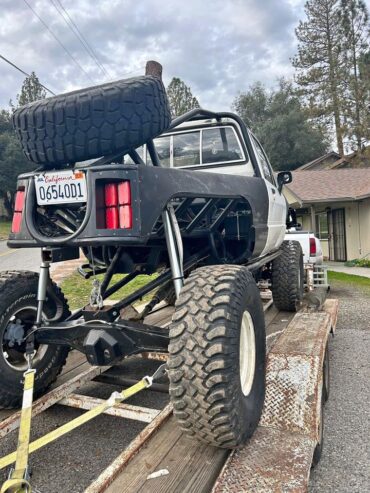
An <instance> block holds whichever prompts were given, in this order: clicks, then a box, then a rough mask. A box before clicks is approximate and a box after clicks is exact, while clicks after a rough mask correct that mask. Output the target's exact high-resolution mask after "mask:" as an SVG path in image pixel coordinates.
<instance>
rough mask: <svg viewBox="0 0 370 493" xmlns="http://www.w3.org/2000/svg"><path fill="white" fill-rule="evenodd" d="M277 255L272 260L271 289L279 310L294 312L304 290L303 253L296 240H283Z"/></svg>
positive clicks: (298, 305)
mask: <svg viewBox="0 0 370 493" xmlns="http://www.w3.org/2000/svg"><path fill="white" fill-rule="evenodd" d="M280 250H281V253H280V255H279V257H277V258H276V259H275V260H273V261H272V276H271V283H272V286H271V291H272V297H273V300H274V304H275V306H276V308H278V309H279V310H284V311H288V312H296V311H297V310H299V307H300V305H301V302H302V298H303V292H304V267H303V253H302V248H301V245H300V243H299V242H298V241H291V240H289V241H284V242H283V244H282V245H281V247H280Z"/></svg>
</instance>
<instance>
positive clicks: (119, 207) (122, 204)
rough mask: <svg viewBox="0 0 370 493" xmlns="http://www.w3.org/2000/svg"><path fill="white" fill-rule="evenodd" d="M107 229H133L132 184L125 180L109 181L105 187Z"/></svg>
mask: <svg viewBox="0 0 370 493" xmlns="http://www.w3.org/2000/svg"><path fill="white" fill-rule="evenodd" d="M104 203H105V227H106V229H131V228H132V207H131V186H130V182H129V181H127V180H125V181H121V182H116V183H107V184H106V185H105V187H104Z"/></svg>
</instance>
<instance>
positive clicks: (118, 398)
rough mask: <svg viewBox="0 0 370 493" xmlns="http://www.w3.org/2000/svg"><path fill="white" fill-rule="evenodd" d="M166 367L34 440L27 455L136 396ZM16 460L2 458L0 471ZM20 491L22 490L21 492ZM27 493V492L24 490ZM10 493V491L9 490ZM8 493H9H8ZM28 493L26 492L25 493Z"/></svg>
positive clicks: (14, 455) (14, 456) (8, 456)
mask: <svg viewBox="0 0 370 493" xmlns="http://www.w3.org/2000/svg"><path fill="white" fill-rule="evenodd" d="M165 367H166V365H165V364H163V365H161V366H160V367H159V368H158V370H157V371H156V372H155V373H154V375H153V376H151V377H149V376H146V377H144V378H143V379H142V380H140V382H137V383H135V384H134V385H132V386H131V387H129V388H128V389H126V390H122V392H113V394H112V395H111V396H110V397H109V399H108V400H106V401H105V402H103V403H102V404H99V405H98V406H96V407H95V408H93V409H91V410H90V411H87V412H86V413H84V414H82V415H81V416H78V417H77V418H75V419H73V420H72V421H70V422H69V423H66V424H64V425H62V426H60V427H59V428H57V429H55V430H53V431H51V432H50V433H47V434H46V435H44V436H43V437H41V438H39V439H37V440H35V441H34V442H32V443H30V445H29V453H32V452H35V451H36V450H38V449H40V448H41V447H44V446H45V445H47V444H49V443H51V442H53V441H54V440H56V439H57V438H60V437H61V436H63V435H65V434H66V433H69V432H70V431H72V430H74V429H76V428H78V427H79V426H81V425H83V424H85V423H87V422H88V421H90V420H91V419H93V418H95V417H96V416H99V415H100V414H102V413H104V411H106V410H107V409H109V408H111V407H113V406H115V405H116V404H119V403H120V402H122V401H124V400H126V399H128V398H129V397H131V396H132V395H135V394H137V393H138V392H140V391H141V390H143V389H146V388H148V387H150V386H151V385H152V383H153V379H155V378H156V377H157V376H160V375H161V374H163V373H164V371H165ZM15 460H16V452H13V453H12V454H9V455H7V456H6V457H3V458H2V459H0V469H3V468H4V467H6V466H9V465H10V464H12V463H13V462H14V461H15ZM21 491H22V490H21ZM25 491H27V490H25ZM5 492H6V493H8V490H4V492H3V490H1V491H0V493H5ZM10 492H11V493H13V492H12V490H10ZM10 492H9V493H10ZM27 493H28V492H27Z"/></svg>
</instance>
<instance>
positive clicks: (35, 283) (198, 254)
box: [0, 73, 303, 448]
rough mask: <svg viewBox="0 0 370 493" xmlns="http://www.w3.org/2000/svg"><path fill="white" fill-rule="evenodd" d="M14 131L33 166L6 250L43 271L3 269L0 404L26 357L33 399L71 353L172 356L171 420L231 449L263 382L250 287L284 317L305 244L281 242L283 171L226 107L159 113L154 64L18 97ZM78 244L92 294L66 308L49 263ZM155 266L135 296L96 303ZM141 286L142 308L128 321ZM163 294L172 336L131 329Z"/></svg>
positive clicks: (297, 296) (247, 430)
mask: <svg viewBox="0 0 370 493" xmlns="http://www.w3.org/2000/svg"><path fill="white" fill-rule="evenodd" d="M14 126H15V129H16V132H17V134H18V136H19V139H20V142H21V144H22V147H23V150H24V152H25V154H26V155H27V157H28V158H29V159H30V160H31V161H33V162H34V163H35V164H36V165H37V169H36V170H35V171H34V172H32V173H27V174H23V175H21V176H20V177H19V179H18V184H17V193H16V200H15V212H14V219H13V224H12V231H11V234H10V238H9V242H8V245H9V247H11V248H29V247H32V248H40V250H41V266H40V274H39V275H38V274H36V273H32V272H25V271H21V272H15V271H8V272H3V273H1V277H0V342H1V348H2V350H1V352H0V407H4V408H11V407H17V406H19V405H20V404H21V399H22V380H23V372H24V370H25V369H26V368H27V362H26V358H25V355H26V353H29V354H31V353H32V351H34V356H33V360H32V366H33V368H35V369H36V383H35V395H36V396H40V395H41V394H43V393H45V391H46V390H47V389H48V387H49V386H50V384H51V383H52V382H53V381H54V380H55V379H56V377H57V375H58V373H59V372H60V371H61V368H62V367H63V365H64V363H65V361H66V357H67V354H68V351H69V350H70V349H71V348H73V349H77V350H79V351H81V352H83V353H84V354H86V357H87V359H88V361H89V362H90V363H91V364H92V365H112V364H114V363H116V362H117V361H119V360H121V359H122V358H124V357H127V356H130V355H134V354H138V353H142V352H168V353H169V357H168V376H169V380H170V398H171V401H172V403H173V407H174V414H175V417H176V418H177V420H178V422H179V424H180V426H181V427H182V429H183V430H185V431H186V432H187V433H189V434H190V435H192V436H194V437H196V438H198V439H200V440H203V441H206V442H208V443H209V444H212V445H216V446H218V447H224V448H233V447H238V446H240V445H241V444H243V443H244V442H245V441H246V439H247V438H248V437H250V436H251V435H252V433H253V431H254V430H255V428H256V426H257V424H258V421H259V418H260V415H261V410H262V405H263V401H264V390H265V323H264V314H263V308H262V303H261V298H260V294H259V290H258V287H257V283H258V282H260V281H264V282H265V284H266V281H267V282H269V283H271V289H272V293H273V299H274V303H275V304H276V305H277V307H278V308H279V309H283V310H290V311H295V310H296V309H297V307H298V305H299V303H300V301H301V299H302V295H303V263H302V252H301V248H300V246H299V243H297V242H294V241H283V240H284V235H285V232H286V226H287V225H286V221H287V219H286V218H287V205H286V201H285V199H284V197H283V195H282V187H283V184H284V183H288V182H290V181H291V174H290V173H289V172H281V173H279V174H278V175H277V178H275V176H274V174H273V172H272V169H271V166H270V163H269V161H268V158H267V157H266V154H265V152H264V150H263V149H262V147H261V145H260V143H259V142H258V140H257V139H256V138H255V136H254V135H253V134H252V132H251V131H250V130H249V129H248V128H247V127H246V125H245V124H244V122H243V121H242V120H241V119H240V118H239V117H238V116H237V115H234V114H232V113H214V112H211V111H206V110H203V109H195V110H192V111H190V112H188V113H186V114H185V115H182V116H180V117H178V118H176V119H175V120H173V121H172V122H171V120H170V110H169V106H168V102H167V99H166V94H165V90H164V87H163V84H162V81H161V78H160V76H159V74H158V73H157V74H156V75H146V76H143V77H138V78H133V79H127V80H122V81H118V82H114V83H109V84H105V85H102V86H97V87H92V88H89V89H83V90H79V91H75V92H71V93H68V94H64V95H61V96H56V97H52V98H50V99H45V100H42V101H38V102H36V103H33V104H29V105H27V106H24V107H22V108H20V109H18V110H17V111H16V112H15V114H14ZM80 249H82V251H83V253H84V254H85V256H86V258H87V262H86V264H85V265H83V266H82V267H81V269H80V272H81V275H83V276H84V277H85V278H86V279H89V278H90V279H91V278H94V281H93V288H92V293H91V297H90V303H89V304H88V305H87V306H83V307H82V308H81V309H79V310H77V311H75V312H74V313H72V314H71V313H70V311H69V309H68V303H67V300H66V299H65V297H64V296H63V293H62V292H61V290H60V288H59V287H58V286H57V285H56V284H55V283H53V282H52V280H51V278H50V274H49V268H50V264H51V263H52V262H59V261H64V260H69V259H75V258H79V255H80ZM98 273H99V274H102V273H103V274H104V278H103V281H102V282H99V281H98V280H97V279H96V278H95V275H96V274H98ZM153 273H156V274H157V275H156V276H155V277H154V278H151V280H150V281H149V282H148V283H147V284H146V285H145V286H144V287H142V288H141V289H139V290H137V291H135V292H133V293H132V294H130V295H129V296H127V297H125V298H124V299H122V300H120V301H119V302H116V303H115V304H106V303H105V300H107V299H108V298H109V296H111V295H112V294H113V293H115V292H116V291H117V290H118V289H120V288H121V287H122V286H124V285H127V284H128V283H130V281H132V280H133V279H134V278H135V277H136V276H138V275H142V274H145V275H151V274H153ZM115 274H121V278H120V280H119V281H118V282H117V281H116V279H117V277H115V281H112V278H113V275H115ZM150 292H152V293H153V297H152V301H150V302H149V303H148V304H147V305H146V307H145V308H144V309H143V310H142V312H141V313H136V314H132V310H131V316H129V315H127V314H128V313H130V310H127V307H129V306H131V305H132V304H133V303H134V302H135V301H137V300H140V299H141V298H142V297H143V296H144V295H147V294H148V293H150ZM161 301H166V302H167V303H174V304H175V311H174V315H173V318H172V323H171V325H170V327H169V329H168V328H160V327H156V326H151V325H148V324H145V323H144V322H143V319H144V317H145V316H146V315H147V314H148V313H150V311H151V310H153V308H154V307H155V306H156V305H158V304H159V303H160V302H161ZM125 308H126V310H125Z"/></svg>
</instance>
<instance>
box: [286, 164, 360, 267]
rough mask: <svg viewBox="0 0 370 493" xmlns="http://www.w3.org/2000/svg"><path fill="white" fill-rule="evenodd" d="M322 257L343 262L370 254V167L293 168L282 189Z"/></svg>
mask: <svg viewBox="0 0 370 493" xmlns="http://www.w3.org/2000/svg"><path fill="white" fill-rule="evenodd" d="M284 194H285V196H286V198H287V200H288V202H289V204H290V205H291V206H292V207H294V208H295V209H296V210H297V217H298V222H299V223H301V224H302V228H303V229H304V230H310V231H313V232H314V233H315V234H317V236H318V237H319V238H320V240H321V243H322V245H323V251H324V257H326V258H327V259H329V260H334V261H346V260H352V259H355V258H359V257H364V256H366V255H368V254H369V255H370V168H365V169H359V168H357V169H324V170H319V171H312V170H310V171H308V170H306V171H304V172H303V171H294V172H293V181H292V183H290V184H289V185H287V186H286V187H285V192H284Z"/></svg>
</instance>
